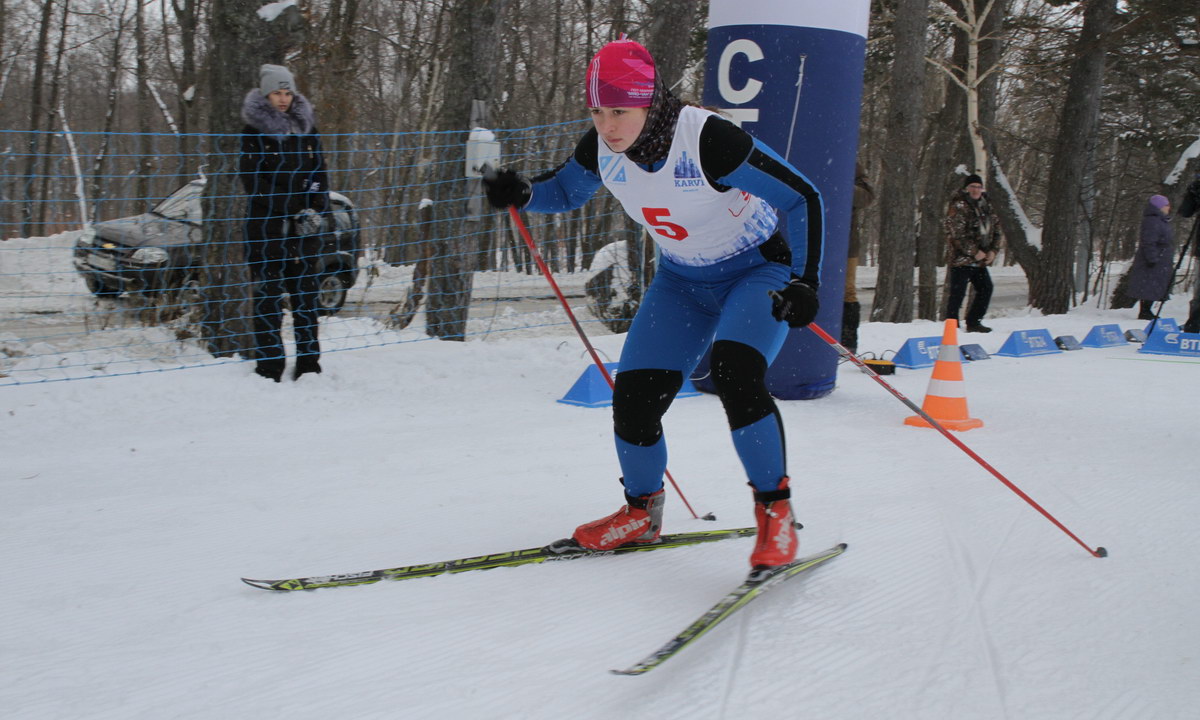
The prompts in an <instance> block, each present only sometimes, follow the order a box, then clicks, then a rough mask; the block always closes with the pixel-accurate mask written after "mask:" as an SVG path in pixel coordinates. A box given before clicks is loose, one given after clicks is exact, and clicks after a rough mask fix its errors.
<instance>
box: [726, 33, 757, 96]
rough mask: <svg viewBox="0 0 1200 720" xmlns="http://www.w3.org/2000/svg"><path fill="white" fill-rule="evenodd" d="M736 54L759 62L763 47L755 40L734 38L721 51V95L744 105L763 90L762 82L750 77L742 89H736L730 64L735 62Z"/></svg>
mask: <svg viewBox="0 0 1200 720" xmlns="http://www.w3.org/2000/svg"><path fill="white" fill-rule="evenodd" d="M734 55H745V56H746V59H748V60H749V61H750V62H758V61H759V60H762V59H763V52H762V48H760V47H759V46H758V44H757V43H755V42H754V41H753V40H746V39H741V40H734V41H733V42H731V43H729V44H728V45H726V46H725V49H724V50H722V51H721V60H720V64H719V65H718V68H717V82H718V85H719V87H720V92H721V97H722V98H724V99H725V100H727V101H728V102H730V103H733V104H734V105H743V104H745V103H748V102H750V101H751V100H753V99H754V98H755V96H756V95H758V92H759V91H760V90H762V82H760V81H758V80H755V79H754V78H750V79H749V80H747V81H746V84H745V85H743V86H742V87H741V89H734V87H733V85H731V84H730V83H729V66H730V64H731V63H732V62H733V56H734Z"/></svg>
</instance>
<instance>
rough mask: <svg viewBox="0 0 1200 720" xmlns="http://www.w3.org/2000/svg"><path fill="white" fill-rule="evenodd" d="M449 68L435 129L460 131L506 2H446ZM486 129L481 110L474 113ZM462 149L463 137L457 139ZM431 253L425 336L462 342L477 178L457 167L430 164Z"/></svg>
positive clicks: (488, 91)
mask: <svg viewBox="0 0 1200 720" xmlns="http://www.w3.org/2000/svg"><path fill="white" fill-rule="evenodd" d="M450 2H451V6H450V11H449V12H450V33H449V44H450V66H449V69H448V71H447V75H446V95H445V98H444V100H443V102H442V108H441V112H440V113H439V114H438V122H437V126H438V128H439V129H440V130H445V131H450V130H460V131H461V130H462V129H463V128H464V127H466V126H467V124H468V121H469V120H471V110H472V105H473V103H475V101H481V102H482V103H484V104H485V107H486V103H490V102H491V100H492V93H493V90H494V85H495V76H496V71H497V63H496V53H497V42H496V38H497V34H498V32H499V28H498V26H497V25H498V22H499V19H500V13H501V11H502V10H503V6H504V4H505V2H506V0H450ZM477 117H478V119H479V120H480V121H481V122H482V123H484V127H486V126H487V123H488V122H489V118H488V115H487V112H486V111H485V112H483V113H478V114H477ZM458 139H459V142H461V143H463V144H464V145H465V143H466V140H467V133H466V132H463V133H461V135H460V136H459V138H458ZM434 173H435V174H434V177H435V181H434V186H435V187H437V188H439V193H440V195H441V197H438V198H434V200H435V201H436V204H435V205H434V218H435V225H434V234H435V237H436V240H435V242H434V246H433V247H434V250H433V257H432V262H431V263H430V266H431V273H432V277H431V278H430V284H431V287H430V294H429V298H428V306H427V309H426V332H427V333H429V335H431V336H433V337H438V338H442V339H445V340H462V339H463V338H464V336H465V334H466V325H467V311H468V307H469V305H470V302H469V300H470V297H471V284H472V276H471V270H472V269H473V267H472V264H471V261H472V259H473V253H474V250H475V248H474V235H473V234H472V233H470V232H468V231H467V229H466V228H465V223H464V222H463V216H464V211H465V210H466V203H465V200H466V198H467V197H468V196H469V195H472V194H475V193H478V192H479V188H478V180H471V181H468V180H466V179H463V178H462V177H461V173H462V165H461V164H460V163H456V162H445V161H443V162H440V163H437V164H436V165H435V171H434Z"/></svg>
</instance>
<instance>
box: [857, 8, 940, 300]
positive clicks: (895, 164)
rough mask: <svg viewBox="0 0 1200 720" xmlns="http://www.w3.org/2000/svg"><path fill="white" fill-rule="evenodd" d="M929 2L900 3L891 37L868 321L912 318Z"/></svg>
mask: <svg viewBox="0 0 1200 720" xmlns="http://www.w3.org/2000/svg"><path fill="white" fill-rule="evenodd" d="M927 10H928V0H899V2H898V3H897V6H896V19H895V23H894V26H893V33H894V35H895V38H896V56H895V58H894V59H893V60H892V73H891V82H892V87H891V92H890V93H889V99H888V120H887V128H888V129H887V135H886V138H885V140H884V150H883V163H882V168H881V172H880V183H879V187H880V198H881V203H880V225H881V230H880V247H879V275H878V281H877V283H876V287H875V302H874V304H873V305H872V306H871V320H872V321H875V322H901V323H906V322H910V321H911V320H912V316H913V262H914V255H915V250H916V237H915V235H916V207H917V198H916V185H917V180H918V176H919V173H918V168H917V158H918V153H919V141H920V133H921V108H922V106H923V102H922V99H921V98H922V96H923V94H924V90H925V27H926V17H925V15H926V11H927Z"/></svg>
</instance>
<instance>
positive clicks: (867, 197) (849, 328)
mask: <svg viewBox="0 0 1200 720" xmlns="http://www.w3.org/2000/svg"><path fill="white" fill-rule="evenodd" d="M873 202H875V188H873V187H871V180H870V178H869V177H867V169H866V168H864V167H863V166H862V163H861V162H855V163H854V200H853V201H852V202H851V205H850V246H849V247H848V248H847V255H848V256H847V258H846V294H845V295H844V297H843V300H842V345H843V346H845V348H846V349H847V350H849V351H850V352H855V353H856V352H858V324H859V321H860V320H861V318H862V312H861V308H862V306H861V305H860V304H859V302H858V253H859V250H860V243H859V237H858V230H859V224H860V222H861V219H860V216H861V215H862V212H863V210H864V209H866V208H867V207H868V206H869V205H871V203H873Z"/></svg>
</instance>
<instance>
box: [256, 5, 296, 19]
mask: <svg viewBox="0 0 1200 720" xmlns="http://www.w3.org/2000/svg"><path fill="white" fill-rule="evenodd" d="M295 6H296V0H279V2H271V3H267V4H266V5H263V6H262V7H260V8H259V9H258V16H259V17H260V18H262V19H263V22H271V21H273V20H274V19H275V18H277V17H279V16H280V15H281V14H282V13H283V11H284V10H287V9H288V8H290V7H295Z"/></svg>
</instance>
